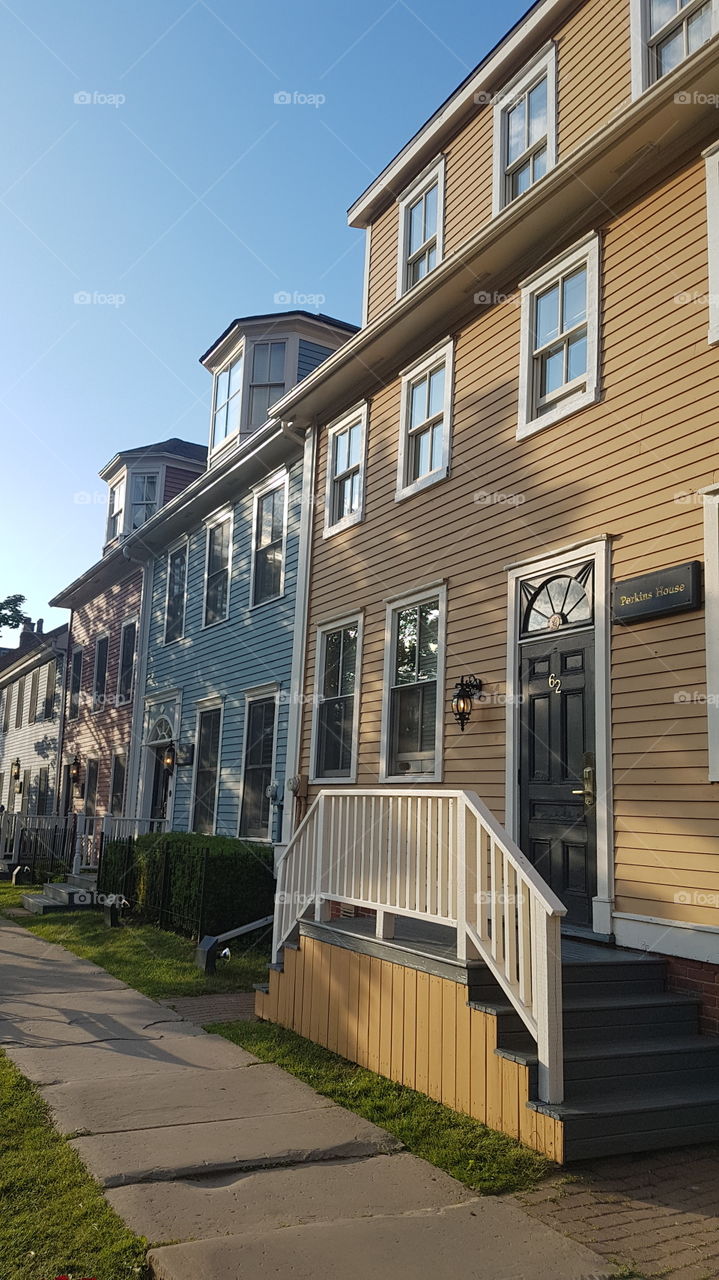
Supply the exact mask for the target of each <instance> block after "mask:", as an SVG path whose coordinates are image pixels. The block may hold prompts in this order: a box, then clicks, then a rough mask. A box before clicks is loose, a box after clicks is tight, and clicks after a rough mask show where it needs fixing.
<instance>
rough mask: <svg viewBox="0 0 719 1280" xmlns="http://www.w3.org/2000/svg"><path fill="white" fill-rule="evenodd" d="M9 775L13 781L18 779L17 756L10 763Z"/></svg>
mask: <svg viewBox="0 0 719 1280" xmlns="http://www.w3.org/2000/svg"><path fill="white" fill-rule="evenodd" d="M10 777H11V778H12V780H13V782H19V781H20V757H19V756H16V757H15V759H14V760H13V762H12V764H11V765H10Z"/></svg>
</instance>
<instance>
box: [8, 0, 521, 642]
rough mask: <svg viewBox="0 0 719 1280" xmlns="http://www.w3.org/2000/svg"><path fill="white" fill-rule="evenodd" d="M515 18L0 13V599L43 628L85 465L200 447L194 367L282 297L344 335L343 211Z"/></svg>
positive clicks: (24, 7) (471, 3)
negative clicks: (80, 298)
mask: <svg viewBox="0 0 719 1280" xmlns="http://www.w3.org/2000/svg"><path fill="white" fill-rule="evenodd" d="M526 7H527V5H526V4H525V3H524V2H523V0H507V2H506V3H505V4H503V5H497V4H493V3H489V2H488V0H442V3H441V4H438V3H437V0H412V2H411V3H405V0H394V2H393V3H387V0H365V3H363V4H361V5H351V4H349V3H347V0H264V3H260V2H258V0H252V3H249V2H247V0H245V2H244V3H242V2H241V0H210V2H209V3H204V0H194V3H193V0H150V2H149V3H148V0H114V3H113V2H111V0H101V2H100V3H98V0H63V3H61V4H60V3H58V0H10V3H5V0H0V42H1V43H2V48H3V55H4V56H3V75H2V79H1V80H0V98H1V99H2V117H3V119H4V121H5V127H4V129H3V131H2V141H1V142H0V148H1V152H2V182H1V187H2V189H1V190H0V228H1V230H0V244H1V249H0V253H1V254H2V259H1V261H2V282H3V287H4V294H5V296H4V305H3V307H2V312H1V316H0V327H1V331H2V332H1V340H0V353H1V356H0V358H1V360H2V368H1V370H0V414H2V450H1V452H0V459H1V460H0V598H2V597H3V596H5V595H7V594H9V593H11V592H16V591H19V592H22V594H24V595H25V596H26V597H27V605H26V609H27V611H28V612H29V613H30V614H31V616H32V617H33V618H37V617H38V616H43V617H44V618H45V625H46V628H48V627H50V626H56V625H58V624H59V623H60V622H62V621H64V620H65V618H66V616H67V615H66V613H65V612H63V611H53V610H49V609H48V607H47V601H48V599H49V598H50V597H51V596H52V595H54V594H55V592H56V591H58V590H59V589H60V588H61V587H63V586H65V585H67V584H68V583H69V582H71V581H72V580H73V579H74V578H75V577H77V576H78V574H80V573H81V572H82V571H83V570H84V569H86V568H88V567H89V566H90V565H91V564H92V563H93V561H95V560H96V559H97V558H98V557H99V554H100V550H101V542H102V536H103V529H104V518H105V509H104V507H103V505H102V502H103V500H104V493H103V485H102V484H101V483H100V481H99V480H98V478H97V472H98V469H99V468H100V467H101V466H103V465H104V463H105V462H107V461H108V460H109V459H110V458H111V457H112V456H113V454H114V453H116V452H117V451H118V450H119V449H123V448H130V447H132V446H135V445H138V444H144V443H148V442H150V441H152V440H163V439H166V438H167V437H169V436H173V435H177V436H181V437H184V438H185V439H188V440H194V441H199V442H202V443H205V442H206V438H207V430H208V416H209V392H210V378H209V375H208V374H207V373H206V372H205V370H204V369H202V367H201V366H200V365H199V364H198V363H197V360H198V356H199V355H200V354H201V353H202V352H203V351H204V350H206V348H207V347H208V346H209V345H210V343H211V342H212V341H213V340H214V338H216V337H217V336H218V334H219V333H221V332H222V330H223V329H224V328H225V326H226V325H227V324H228V322H229V321H230V320H231V319H233V318H234V317H235V316H237V315H242V314H250V313H254V312H270V311H273V310H279V309H281V308H279V307H276V306H275V303H274V295H275V294H276V293H277V292H278V291H281V290H283V291H286V292H288V293H295V292H298V293H303V294H322V295H324V302H323V303H322V310H324V311H326V312H328V313H329V314H331V315H335V316H339V317H341V318H343V319H347V320H352V321H356V322H357V321H359V318H360V298H361V282H362V266H363V248H364V245H363V240H364V237H363V233H362V232H359V231H354V230H352V229H350V228H349V227H348V226H347V223H346V216H345V215H346V209H347V207H348V205H349V204H351V202H352V201H353V200H354V199H355V198H356V196H357V195H359V193H360V191H362V190H363V189H364V187H365V186H366V185H367V184H368V182H370V181H371V180H372V178H373V177H374V176H376V174H377V173H378V172H379V170H380V169H381V168H382V167H383V166H384V165H385V164H386V163H387V161H388V160H390V159H391V157H392V156H393V155H394V154H395V153H396V152H397V151H398V150H399V148H400V147H401V146H403V145H404V143H405V142H406V141H407V139H408V138H409V137H410V136H411V134H412V133H414V131H415V130H416V129H417V128H418V127H419V125H421V124H422V123H423V121H424V120H425V119H426V118H427V116H429V115H430V114H431V113H432V112H433V111H434V110H435V109H436V107H437V106H438V105H439V104H440V102H441V101H442V100H443V99H444V98H445V97H446V96H447V94H448V93H450V92H451V91H452V89H453V88H454V87H455V86H456V85H457V84H458V83H459V82H460V80H462V79H463V78H464V76H465V75H466V74H467V72H468V71H469V70H471V68H472V67H473V66H475V65H476V63H477V62H479V61H480V59H481V58H482V57H483V56H484V54H485V53H486V52H487V51H488V50H489V49H490V48H491V47H492V45H493V44H495V43H496V41H497V40H498V39H499V38H500V37H501V36H502V35H503V34H504V32H505V31H506V30H507V29H508V28H509V27H510V26H511V25H512V23H513V22H514V21H515V20H516V19H517V18H518V17H519V16H520V15H521V13H522V12H523V11H524V10H525V8H526ZM281 91H288V92H291V93H295V92H296V93H298V94H306V95H320V94H321V95H324V97H325V99H326V101H325V102H324V103H323V104H322V105H321V106H311V105H300V104H298V105H291V106H286V105H276V104H275V102H274V95H275V94H276V93H278V92H281ZM76 95H85V96H87V95H90V96H91V98H94V101H90V102H87V101H85V102H83V101H82V100H81V101H76V100H75V98H76ZM120 95H122V96H124V101H120ZM103 99H110V100H103ZM113 99H114V101H113ZM76 294H90V295H99V296H100V297H103V296H104V297H105V298H107V296H108V295H114V296H115V299H116V302H119V297H118V296H122V297H124V301H122V302H121V303H119V305H113V304H112V303H111V302H109V301H104V302H103V301H94V302H90V303H80V302H77V301H75V295H76ZM310 309H312V308H310ZM3 639H4V640H5V642H6V643H8V642H9V643H10V644H14V643H16V639H15V638H13V633H10V632H6V633H5V635H4V636H3Z"/></svg>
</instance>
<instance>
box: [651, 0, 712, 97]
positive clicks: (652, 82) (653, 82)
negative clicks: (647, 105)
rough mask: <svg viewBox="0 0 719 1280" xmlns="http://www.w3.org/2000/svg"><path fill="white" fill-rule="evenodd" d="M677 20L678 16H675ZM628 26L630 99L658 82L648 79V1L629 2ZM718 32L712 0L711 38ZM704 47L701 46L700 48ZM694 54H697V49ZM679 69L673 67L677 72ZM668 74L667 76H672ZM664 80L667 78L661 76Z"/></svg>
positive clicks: (686, 60)
mask: <svg viewBox="0 0 719 1280" xmlns="http://www.w3.org/2000/svg"><path fill="white" fill-rule="evenodd" d="M677 18H679V14H677ZM630 24H631V44H632V98H639V97H641V95H642V94H643V93H646V91H647V89H651V88H653V86H654V85H655V84H658V83H659V81H658V80H652V79H651V77H650V66H649V41H648V31H649V0H630ZM717 31H719V0H712V36H715V35H716V33H717ZM710 38H711V37H710ZM703 47H704V46H703V45H702V48H703ZM695 52H697V53H698V52H699V50H698V49H697V50H696V51H695ZM693 56H694V55H693V54H689V55H688V57H686V58H684V59H683V61H682V62H681V63H680V64H679V66H683V65H684V64H685V63H686V62H688V61H689V59H690V58H692V57H693ZM678 70H679V67H675V71H678ZM672 74H673V73H672V72H668V75H672ZM660 79H662V80H665V79H667V76H661V77H660Z"/></svg>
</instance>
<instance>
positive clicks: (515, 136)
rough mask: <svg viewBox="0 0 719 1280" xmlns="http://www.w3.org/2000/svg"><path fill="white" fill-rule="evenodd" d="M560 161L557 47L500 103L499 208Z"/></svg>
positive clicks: (496, 209)
mask: <svg viewBox="0 0 719 1280" xmlns="http://www.w3.org/2000/svg"><path fill="white" fill-rule="evenodd" d="M556 163H557V105H556V48H555V46H554V45H552V47H551V48H550V49H549V50H548V51H547V52H545V53H544V54H543V55H542V57H541V58H539V59H538V60H537V61H536V62H533V63H532V65H531V66H530V67H528V68H527V69H526V70H524V71H523V72H522V74H521V75H520V76H519V77H518V79H516V80H514V81H512V83H511V84H510V85H508V86H507V87H506V88H505V89H503V90H502V92H501V93H499V94H497V96H496V99H495V103H494V212H495V214H496V213H499V212H500V210H502V209H504V208H505V206H506V205H508V204H511V203H512V201H513V200H516V199H517V198H518V196H521V195H524V193H525V191H529V188H530V187H532V186H534V184H535V182H538V181H539V179H540V178H543V177H544V175H545V174H546V173H548V171H549V170H550V169H552V168H553V167H554V165H555V164H556Z"/></svg>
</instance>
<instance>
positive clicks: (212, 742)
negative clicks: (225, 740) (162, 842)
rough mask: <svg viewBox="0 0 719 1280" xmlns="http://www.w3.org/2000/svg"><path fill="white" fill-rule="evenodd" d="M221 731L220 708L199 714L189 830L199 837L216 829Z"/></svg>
mask: <svg viewBox="0 0 719 1280" xmlns="http://www.w3.org/2000/svg"><path fill="white" fill-rule="evenodd" d="M221 729H222V708H221V707H220V706H213V707H207V708H206V709H203V710H200V711H199V713H198V716H197V753H196V761H195V786H194V796H193V804H192V830H193V831H198V832H200V833H201V834H202V835H211V834H212V833H213V832H214V830H215V813H216V809H217V780H218V773H219V767H220V737H221Z"/></svg>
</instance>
